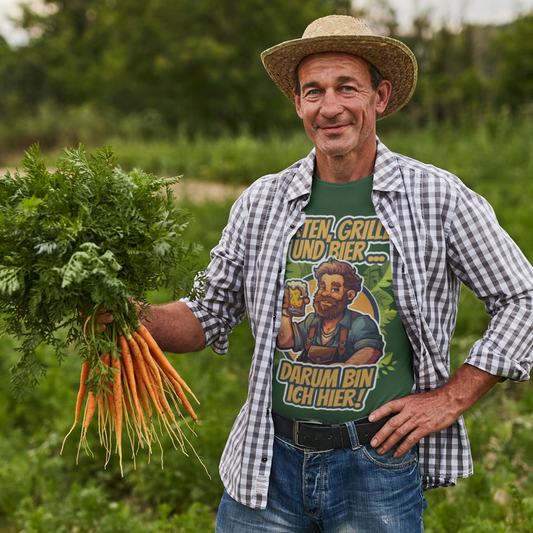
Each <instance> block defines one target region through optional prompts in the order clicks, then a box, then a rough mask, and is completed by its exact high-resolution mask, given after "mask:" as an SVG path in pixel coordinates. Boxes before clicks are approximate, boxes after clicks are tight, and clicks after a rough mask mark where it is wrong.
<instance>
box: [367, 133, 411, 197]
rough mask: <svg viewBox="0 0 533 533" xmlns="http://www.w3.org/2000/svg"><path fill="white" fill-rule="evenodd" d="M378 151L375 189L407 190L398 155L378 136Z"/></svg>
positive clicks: (375, 165) (375, 167) (375, 168)
mask: <svg viewBox="0 0 533 533" xmlns="http://www.w3.org/2000/svg"><path fill="white" fill-rule="evenodd" d="M376 142H377V153H376V162H375V164H374V190H375V191H384V192H385V191H398V192H405V187H404V184H403V178H402V173H401V171H400V166H399V164H398V156H397V154H395V153H394V152H391V151H390V150H389V149H388V148H387V147H386V146H385V145H384V144H383V143H382V142H381V141H380V140H379V138H378V137H376Z"/></svg>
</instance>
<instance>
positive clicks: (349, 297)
mask: <svg viewBox="0 0 533 533" xmlns="http://www.w3.org/2000/svg"><path fill="white" fill-rule="evenodd" d="M346 296H347V297H348V300H349V301H350V302H351V301H352V300H353V299H354V298H355V291H354V290H353V289H350V290H349V291H348V292H347V293H346Z"/></svg>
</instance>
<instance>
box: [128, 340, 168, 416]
mask: <svg viewBox="0 0 533 533" xmlns="http://www.w3.org/2000/svg"><path fill="white" fill-rule="evenodd" d="M127 340H128V345H129V347H130V350H131V353H132V355H133V357H134V359H135V362H136V363H137V367H138V369H139V371H140V373H141V378H142V380H143V383H144V386H145V387H146V390H147V391H148V395H149V396H150V398H151V400H152V403H153V404H154V406H155V407H156V409H157V411H158V413H159V412H161V406H160V405H159V398H158V397H157V395H156V393H155V391H154V390H153V388H152V383H151V381H150V378H149V377H148V371H147V369H146V365H145V364H144V358H143V356H142V353H141V349H140V348H139V345H138V344H137V342H136V341H135V339H134V338H133V337H130V338H129V339H127Z"/></svg>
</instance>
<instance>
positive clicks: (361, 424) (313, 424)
mask: <svg viewBox="0 0 533 533" xmlns="http://www.w3.org/2000/svg"><path fill="white" fill-rule="evenodd" d="M393 416H395V415H389V416H386V417H385V418H382V419H381V420H379V421H378V422H369V420H368V418H367V417H365V418H360V419H359V420H356V421H355V422H354V424H355V431H356V433H357V438H358V439H359V444H370V441H371V440H372V438H373V437H374V435H375V434H376V433H377V432H378V431H379V430H380V429H381V428H382V427H383V426H384V425H385V424H386V423H387V421H388V420H390V419H391V418H392V417H393ZM272 418H273V420H274V431H275V432H276V433H277V434H278V435H281V436H282V437H285V438H288V439H292V441H293V442H294V444H295V445H297V446H301V447H303V448H313V449H315V450H331V449H335V450H337V449H340V448H349V447H350V446H351V441H350V435H349V434H348V428H347V427H346V424H324V423H323V422H321V421H320V420H311V419H308V418H294V419H293V418H286V417H284V416H282V415H280V414H278V413H275V412H272Z"/></svg>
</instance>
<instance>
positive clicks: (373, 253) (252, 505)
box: [103, 16, 533, 533]
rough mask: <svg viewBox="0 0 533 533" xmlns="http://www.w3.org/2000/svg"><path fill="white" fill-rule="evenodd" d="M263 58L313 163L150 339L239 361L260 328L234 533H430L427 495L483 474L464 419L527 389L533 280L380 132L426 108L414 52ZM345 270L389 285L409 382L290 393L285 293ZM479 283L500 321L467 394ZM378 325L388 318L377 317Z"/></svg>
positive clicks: (324, 384)
mask: <svg viewBox="0 0 533 533" xmlns="http://www.w3.org/2000/svg"><path fill="white" fill-rule="evenodd" d="M262 58H263V62H264V64H265V67H266V69H267V71H268V72H269V74H270V75H271V77H272V78H273V80H274V81H275V82H276V84H277V85H278V86H279V87H280V89H281V90H282V91H283V92H284V93H285V94H286V95H287V96H288V97H289V98H290V99H291V100H292V101H294V103H295V105H296V111H297V113H298V115H299V116H300V118H301V119H302V121H303V124H304V127H305V130H306V132H307V134H308V135H309V137H310V139H311V140H312V141H313V144H314V146H315V149H314V150H313V151H312V152H311V154H310V155H309V156H308V157H307V158H305V159H303V160H301V161H298V162H297V163H295V164H294V165H292V166H291V167H290V168H288V169H286V170H284V171H282V172H280V173H278V174H274V175H269V176H265V177H263V178H261V179H259V180H258V181H257V182H255V183H254V184H253V185H252V186H250V187H249V189H248V190H247V191H246V192H245V193H244V194H243V195H242V196H241V197H240V198H239V199H238V200H237V202H236V203H235V205H234V206H233V208H232V211H231V214H230V219H229V222H228V226H227V228H226V229H225V230H224V232H223V235H222V238H221V241H220V243H219V244H218V246H217V247H215V248H214V250H213V251H212V262H211V265H210V267H209V269H208V272H207V274H208V279H209V283H208V285H207V288H206V295H205V297H204V298H202V299H201V300H200V301H197V302H187V301H183V302H174V303H170V304H167V305H162V306H155V307H153V308H152V309H151V315H150V318H149V322H148V327H149V329H150V330H151V332H152V334H153V335H154V336H155V338H156V340H157V342H158V343H159V344H160V346H161V347H162V348H163V349H165V350H167V351H172V352H190V351H195V350H199V349H202V348H203V347H204V346H211V347H212V349H213V350H214V351H215V352H217V353H224V352H225V351H226V350H227V347H228V340H227V335H228V333H229V332H231V329H232V327H233V326H234V324H236V323H238V322H239V321H241V320H242V319H243V317H244V314H245V311H247V313H248V317H249V321H250V324H251V328H252V332H253V334H254V337H255V351H254V355H253V359H252V363H251V369H250V375H249V393H248V399H247V402H246V404H245V405H244V406H243V408H242V410H241V412H240V413H239V415H238V417H237V420H236V422H235V424H234V427H233V429H232V432H231V434H230V437H229V439H228V443H227V446H226V449H225V451H224V454H223V457H222V460H221V465H220V473H221V477H222V480H223V482H224V486H225V489H226V491H225V493H224V496H223V498H222V502H221V505H220V508H219V513H218V518H217V530H218V531H220V532H232V533H236V532H250V531H256V532H264V531H265V532H266V531H276V532H281V531H286V532H315V531H323V532H329V531H354V532H355V531H358V532H372V533H378V532H394V533H397V532H415V531H422V530H423V525H422V513H423V511H424V509H425V507H426V503H425V499H424V496H423V489H430V488H434V487H439V486H450V485H453V484H454V483H455V481H456V479H457V478H459V477H465V476H469V475H471V474H472V460H471V457H470V452H469V445H468V439H467V436H466V432H465V426H464V422H463V420H462V418H461V415H462V413H464V412H465V411H466V410H467V409H468V408H469V407H471V406H472V405H473V404H474V403H475V402H476V401H477V400H479V399H480V398H481V397H482V396H483V395H484V394H485V393H486V392H487V391H489V390H490V389H491V387H492V386H494V385H495V384H496V383H497V382H498V381H500V380H502V379H507V378H509V379H513V380H516V381H520V380H525V379H528V377H529V368H530V366H531V359H532V354H531V351H532V344H533V325H532V316H533V313H532V308H533V286H532V283H533V281H532V280H533V268H532V267H531V265H529V263H528V262H527V261H526V259H525V258H524V256H523V255H522V254H521V252H520V251H519V250H518V248H517V247H516V245H515V244H514V243H513V242H512V241H511V240H510V239H509V237H508V235H507V234H506V233H505V232H504V231H503V230H502V229H501V228H500V227H499V225H498V223H497V221H496V218H495V216H494V213H493V211H492V209H491V208H490V206H488V205H487V203H486V202H485V201H484V200H483V199H481V198H479V197H478V196H477V195H476V194H475V193H473V192H472V191H470V190H468V189H467V188H466V187H464V185H463V184H462V183H461V182H460V181H459V180H458V179H457V178H456V177H455V176H453V175H451V174H449V173H447V172H445V171H442V170H439V169H436V168H434V167H432V166H429V165H424V164H422V163H419V162H417V161H413V160H411V159H409V158H406V157H404V156H401V155H399V154H393V153H391V152H390V151H389V150H388V149H387V148H386V147H385V146H384V145H383V144H382V143H381V142H380V141H379V140H378V139H377V138H376V134H375V132H376V120H377V119H381V118H384V117H386V116H388V115H390V114H392V113H394V112H395V111H397V110H398V109H400V108H401V107H402V106H403V105H405V104H406V102H407V101H408V100H409V98H410V96H411V94H412V92H413V91H414V87H415V82H416V61H415V59H414V56H413V55H412V53H411V52H410V51H409V49H408V48H407V47H406V46H404V45H403V44H402V43H400V42H398V41H395V40H393V39H390V38H386V37H381V36H375V35H373V34H372V32H371V30H370V28H368V26H366V24H364V23H363V22H361V21H359V20H357V19H355V18H352V17H344V16H331V17H325V18H323V19H319V20H317V21H315V22H313V23H312V24H310V25H309V26H308V28H307V29H306V31H305V33H304V35H303V37H302V39H296V40H293V41H289V42H286V43H282V44H280V45H278V46H275V47H273V48H271V49H269V50H267V51H265V52H264V53H263V55H262ZM297 240H300V241H301V242H300V243H299V245H298V246H296V244H298V243H296V242H295V241H297ZM330 257H336V258H338V259H339V260H342V261H347V262H349V263H351V264H353V265H354V266H356V267H357V270H358V271H359V272H362V271H363V270H364V269H366V271H367V273H368V275H365V279H366V277H368V278H372V275H373V274H374V275H375V273H376V272H378V271H379V272H380V273H383V272H389V273H390V275H383V277H382V278H381V280H382V281H381V282H379V283H377V285H375V287H374V288H373V289H372V291H373V292H372V294H376V295H377V294H378V292H374V291H381V292H380V293H379V294H382V295H384V297H383V298H379V301H380V304H379V306H378V307H379V308H378V309H377V310H375V312H374V316H378V315H379V316H380V318H379V324H380V328H381V331H382V333H383V335H384V338H385V339H386V353H387V354H389V355H390V353H392V354H393V357H392V358H391V359H390V366H391V368H394V369H395V370H394V372H393V371H389V367H388V366H387V369H385V367H379V368H378V375H377V377H375V375H374V376H372V383H370V379H369V380H368V383H367V379H366V378H370V376H369V375H366V376H363V375H360V374H357V372H358V370H362V369H359V368H358V367H357V366H353V367H341V366H337V365H331V366H329V367H326V368H324V365H322V367H321V368H316V369H313V368H308V367H307V365H306V364H302V363H299V364H296V365H295V366H294V368H293V369H292V370H291V375H290V376H289V375H287V377H286V380H285V381H283V380H282V379H281V378H282V377H283V376H282V374H280V373H279V371H278V372H277V373H276V374H274V368H275V367H276V365H278V368H279V365H280V364H284V363H285V361H284V360H283V359H281V357H283V356H282V355H280V354H279V353H278V352H277V351H276V340H277V338H278V333H279V332H280V325H281V321H282V314H283V295H284V286H285V281H286V279H294V278H298V279H301V280H304V281H308V280H309V282H311V281H312V269H313V267H314V265H315V264H316V263H317V262H318V261H323V260H327V259H329V258H330ZM374 267H375V268H374ZM389 280H390V282H389ZM461 282H463V283H465V285H467V286H468V287H469V288H471V289H472V290H473V291H474V293H475V294H476V295H477V296H478V297H479V298H481V299H482V300H483V301H484V302H485V305H486V309H487V311H488V313H489V315H490V316H491V317H492V321H491V324H490V326H489V328H488V330H487V332H486V333H485V335H484V337H483V339H481V340H479V341H478V342H476V343H475V345H474V346H473V348H472V350H471V352H470V355H469V357H468V359H467V361H466V362H465V364H464V365H463V366H462V367H461V368H459V370H458V371H457V372H456V373H455V374H454V375H453V377H451V378H450V373H449V363H448V359H449V343H450V339H451V336H452V334H453V329H454V323H455V318H456V313H457V302H458V299H459V290H460V285H461ZM385 296H387V298H386V297H385ZM358 300H359V298H358ZM375 300H376V301H377V300H378V298H377V296H376V298H375ZM387 302H388V303H387ZM360 305H361V306H362V307H365V306H366V308H368V309H372V298H367V300H366V301H363V300H361V302H360ZM103 320H104V321H105V320H110V317H107V318H105V319H103ZM387 359H388V355H387ZM394 363H396V366H394ZM396 367H397V369H396ZM325 370H328V371H330V372H329V373H328V374H327V375H326V373H325ZM341 370H342V371H343V372H342V373H341ZM331 371H336V372H335V373H332V372H331ZM344 371H346V373H345V372H344ZM374 374H375V373H374ZM394 374H396V375H397V376H398V377H397V378H396V376H394ZM391 375H393V378H392V379H388V378H389V377H390V376H391ZM374 378H375V379H374ZM291 380H292V381H294V382H296V381H298V383H299V385H298V386H299V387H302V389H301V390H302V395H300V396H299V397H298V398H296V399H297V400H301V399H302V398H303V387H308V389H309V390H306V396H305V399H306V402H307V401H308V403H306V405H305V406H302V405H301V404H299V403H297V402H294V401H292V403H291V401H289V400H294V399H295V398H294V397H291V398H289V397H288V396H287V395H286V394H285V393H286V391H287V390H289V388H290V385H294V384H295V383H293V382H291ZM372 386H373V387H374V388H372ZM343 387H344V389H343ZM370 389H372V390H370ZM339 391H340V392H339ZM354 393H355V394H356V395H358V394H359V393H361V401H360V402H358V403H357V404H356V403H355V400H358V397H357V398H356V397H355V396H353V394H354ZM347 395H349V396H350V397H351V400H350V401H351V402H352V405H351V406H350V405H345V402H344V399H345V397H346V396H347ZM315 399H316V400H317V401H318V399H320V402H322V403H321V404H320V405H318V404H316V403H313V402H314V400H315ZM273 408H274V409H273ZM291 413H298V415H295V416H293V415H292V414H291ZM307 413H309V415H307ZM315 413H319V415H320V416H315ZM366 416H368V418H364V417H366ZM301 418H304V419H306V420H307V422H306V421H305V420H304V421H302V420H301ZM360 419H361V420H360Z"/></svg>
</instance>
